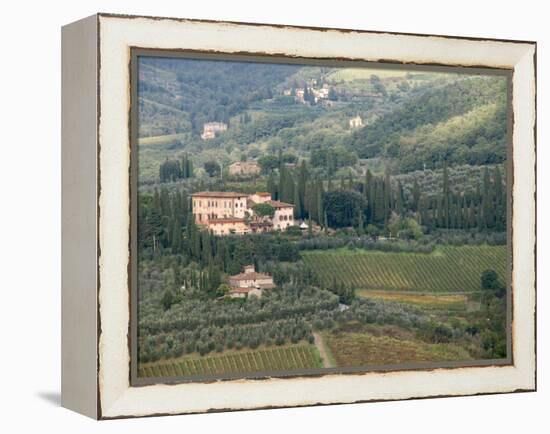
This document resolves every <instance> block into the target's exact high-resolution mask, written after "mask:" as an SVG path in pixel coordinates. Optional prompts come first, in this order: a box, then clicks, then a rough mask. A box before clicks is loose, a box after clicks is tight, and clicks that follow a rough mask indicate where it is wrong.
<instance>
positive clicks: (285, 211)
mask: <svg viewBox="0 0 550 434" xmlns="http://www.w3.org/2000/svg"><path fill="white" fill-rule="evenodd" d="M258 203H266V204H269V205H271V206H272V207H273V208H274V209H275V213H274V215H273V217H270V216H260V215H257V214H256V213H255V212H254V205H256V204H258ZM192 206H193V216H194V217H195V222H196V223H197V224H198V225H201V226H203V227H206V228H207V229H208V230H210V231H212V232H213V233H214V235H229V234H237V235H243V234H246V233H249V232H271V231H273V230H285V229H287V228H288V227H289V226H294V224H295V223H294V205H292V204H290V203H285V202H280V201H276V200H271V194H269V193H266V192H257V193H254V194H250V195H248V194H244V193H236V192H233V191H203V192H200V193H194V194H193V195H192Z"/></svg>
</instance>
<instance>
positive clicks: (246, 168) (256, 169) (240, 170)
mask: <svg viewBox="0 0 550 434" xmlns="http://www.w3.org/2000/svg"><path fill="white" fill-rule="evenodd" d="M260 171H261V167H260V165H259V164H258V163H257V162H255V161H237V162H236V163H233V164H231V165H229V174H230V175H232V176H250V175H258V174H259V173H260Z"/></svg>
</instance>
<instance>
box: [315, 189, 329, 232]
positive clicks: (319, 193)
mask: <svg viewBox="0 0 550 434" xmlns="http://www.w3.org/2000/svg"><path fill="white" fill-rule="evenodd" d="M316 190H317V191H316V193H317V194H316V196H317V197H316V200H315V201H316V205H317V213H316V214H317V223H319V225H321V226H324V225H326V213H325V211H324V207H323V183H322V181H319V182H318V183H317V188H316ZM323 220H324V221H323Z"/></svg>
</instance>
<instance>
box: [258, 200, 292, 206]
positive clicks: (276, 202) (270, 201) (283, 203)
mask: <svg viewBox="0 0 550 434" xmlns="http://www.w3.org/2000/svg"><path fill="white" fill-rule="evenodd" d="M265 203H267V204H269V205H271V206H272V207H273V208H294V205H292V204H291V203H286V202H280V201H278V200H268V201H267V202H265Z"/></svg>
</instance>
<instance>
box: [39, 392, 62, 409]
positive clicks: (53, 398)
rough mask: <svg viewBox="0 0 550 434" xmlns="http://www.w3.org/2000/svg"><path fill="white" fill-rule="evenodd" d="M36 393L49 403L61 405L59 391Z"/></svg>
mask: <svg viewBox="0 0 550 434" xmlns="http://www.w3.org/2000/svg"><path fill="white" fill-rule="evenodd" d="M37 395H38V397H39V398H41V399H42V400H44V401H46V402H47V403H48V404H50V405H54V406H56V407H60V406H61V392H38V393H37Z"/></svg>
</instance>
